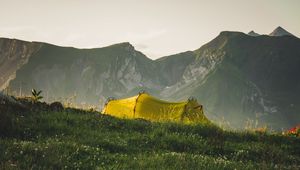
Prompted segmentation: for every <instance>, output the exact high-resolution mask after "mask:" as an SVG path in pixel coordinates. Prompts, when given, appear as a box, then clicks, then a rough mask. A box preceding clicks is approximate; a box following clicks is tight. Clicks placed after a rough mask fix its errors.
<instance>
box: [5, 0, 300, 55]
mask: <svg viewBox="0 0 300 170" xmlns="http://www.w3.org/2000/svg"><path fill="white" fill-rule="evenodd" d="M279 25H280V26H282V27H283V28H285V29H287V30H288V31H289V32H291V33H293V34H294V35H296V36H298V37H300V0H205V1H204V0H0V37H9V38H18V39H24V40H29V41H33V40H34V41H44V42H49V43H53V44H57V45H63V46H74V47H79V48H91V47H103V46H107V45H111V44H114V43H119V42H127V41H128V42H130V43H132V44H133V45H134V46H135V48H136V49H137V50H140V51H142V52H143V53H145V54H146V55H147V56H148V57H150V58H153V59H155V58H158V57H162V56H165V55H170V54H174V53H178V52H183V51H187V50H195V49H197V48H199V47H200V46H202V45H203V44H205V43H207V42H208V41H210V40H211V39H213V38H214V37H216V36H217V35H218V34H219V33H220V32H221V31H223V30H232V31H242V32H249V31H250V30H254V31H256V32H258V33H261V34H268V33H270V32H271V31H272V30H273V29H274V28H275V27H277V26H279Z"/></svg>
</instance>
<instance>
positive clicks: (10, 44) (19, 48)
mask: <svg viewBox="0 0 300 170" xmlns="http://www.w3.org/2000/svg"><path fill="white" fill-rule="evenodd" d="M41 45H42V44H40V43H32V42H25V41H20V40H15V39H6V38H0V73H1V76H0V90H3V89H4V88H5V87H7V86H8V83H9V81H10V80H12V79H14V78H15V74H16V71H17V70H18V69H19V68H20V67H21V66H23V65H24V64H26V63H27V61H28V59H29V57H30V56H31V55H32V54H33V53H34V52H36V51H37V50H38V49H39V48H40V47H41Z"/></svg>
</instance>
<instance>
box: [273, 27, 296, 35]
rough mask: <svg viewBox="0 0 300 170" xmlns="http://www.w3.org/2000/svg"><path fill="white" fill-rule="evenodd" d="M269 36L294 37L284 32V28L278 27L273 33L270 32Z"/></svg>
mask: <svg viewBox="0 0 300 170" xmlns="http://www.w3.org/2000/svg"><path fill="white" fill-rule="evenodd" d="M269 35H270V36H285V35H288V36H294V35H293V34H291V33H290V32H288V31H287V30H285V29H284V28H282V27H281V26H278V27H277V28H276V29H275V30H274V31H272V32H271V33H270V34H269Z"/></svg>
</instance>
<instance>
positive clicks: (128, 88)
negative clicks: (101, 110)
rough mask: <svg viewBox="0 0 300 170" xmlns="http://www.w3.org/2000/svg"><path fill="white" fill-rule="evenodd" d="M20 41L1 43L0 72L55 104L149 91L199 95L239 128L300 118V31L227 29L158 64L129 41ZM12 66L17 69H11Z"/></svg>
mask: <svg viewBox="0 0 300 170" xmlns="http://www.w3.org/2000/svg"><path fill="white" fill-rule="evenodd" d="M14 41H16V42H14V43H12V42H13V40H8V39H2V40H1V41H0V42H2V45H1V55H0V59H1V62H0V63H2V65H1V67H0V69H2V70H4V72H1V74H2V75H1V77H3V78H2V79H3V80H5V81H8V80H9V79H8V78H7V77H9V76H11V75H14V74H13V73H14V72H15V71H16V70H17V72H16V77H15V78H13V79H12V80H11V81H10V83H9V89H10V90H11V91H12V92H13V93H16V94H19V93H20V91H22V93H23V94H29V92H30V90H31V89H32V88H36V89H41V90H43V96H44V97H45V100H48V101H53V100H65V101H66V100H67V101H68V100H71V99H72V101H71V102H75V103H90V104H96V105H100V106H101V104H103V103H104V102H105V100H106V98H107V97H110V96H113V97H117V98H120V97H128V96H131V95H135V94H137V93H138V92H139V91H140V90H146V91H148V92H149V93H151V94H153V95H155V96H158V97H161V98H164V99H169V100H172V101H176V100H177V101H178V100H186V99H187V98H189V97H190V96H194V97H196V98H197V99H198V100H199V101H200V103H202V104H203V105H204V109H205V110H206V115H207V116H208V117H209V118H210V119H214V120H217V121H221V120H223V119H224V120H225V121H228V122H230V124H231V126H233V127H238V128H243V127H244V126H245V123H246V121H247V120H248V119H251V120H255V121H256V123H258V124H259V125H265V124H267V125H269V126H270V127H272V128H274V129H277V130H278V129H279V128H287V127H290V126H292V125H294V124H297V123H299V121H300V117H299V112H300V103H299V101H300V97H299V96H298V95H297V94H299V93H300V79H299V78H298V74H299V73H300V40H299V39H298V38H296V37H294V36H275V37H274V36H266V35H261V36H249V35H246V34H244V33H240V32H222V33H221V34H220V35H219V36H217V37H216V38H215V39H213V40H212V41H211V42H209V43H207V44H205V45H204V46H202V47H201V48H199V49H197V50H195V51H187V52H184V53H179V54H175V55H172V56H166V57H163V58H160V59H158V60H154V61H153V60H151V59H149V58H147V57H146V56H145V55H144V54H142V53H141V52H139V51H136V50H135V49H134V47H133V46H132V45H131V44H129V43H121V44H116V45H112V46H108V47H104V48H96V49H76V48H71V47H58V46H54V45H50V44H45V43H26V42H18V41H17V40H14ZM0 44H1V43H0ZM3 44H6V45H3ZM16 44H18V45H16ZM15 46H18V48H15ZM11 58H13V59H11ZM13 63H17V64H16V65H15V64H13ZM9 66H14V67H13V68H14V69H12V71H10V70H8V71H6V69H5V68H8V67H9ZM2 82H4V81H2ZM1 85H4V83H2V84H1Z"/></svg>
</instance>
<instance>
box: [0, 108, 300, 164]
mask: <svg viewBox="0 0 300 170" xmlns="http://www.w3.org/2000/svg"><path fill="white" fill-rule="evenodd" d="M45 106H48V104H45V103H44V104H42V103H39V102H38V103H35V104H30V105H28V106H27V107H26V108H22V107H20V108H18V107H16V106H14V105H10V104H7V103H0V117H1V119H0V135H1V136H0V169H251V170H253V169H299V168H300V139H299V138H296V137H287V136H282V135H281V134H270V133H255V132H250V131H245V132H232V131H224V130H222V129H220V128H219V127H217V126H214V125H200V124H199V125H183V124H176V123H168V122H166V123H153V122H148V121H145V120H122V119H117V118H114V117H110V116H107V115H102V114H100V113H99V112H96V111H93V110H91V111H87V110H80V109H72V108H64V109H61V110H51V109H49V108H48V107H45Z"/></svg>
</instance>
